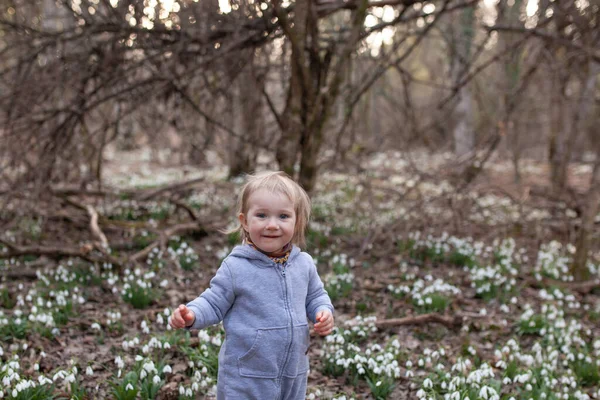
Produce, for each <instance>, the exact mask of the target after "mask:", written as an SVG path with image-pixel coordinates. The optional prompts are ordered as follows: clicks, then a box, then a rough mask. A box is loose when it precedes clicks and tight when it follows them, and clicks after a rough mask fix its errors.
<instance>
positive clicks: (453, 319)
mask: <svg viewBox="0 0 600 400" xmlns="http://www.w3.org/2000/svg"><path fill="white" fill-rule="evenodd" d="M431 322H434V323H438V324H442V325H444V326H446V327H448V328H460V327H461V326H462V324H463V316H461V315H454V316H448V317H446V316H443V315H441V314H438V313H430V314H423V315H417V316H414V317H404V318H394V319H384V320H382V321H377V322H376V323H375V326H377V327H378V328H390V327H394V326H402V325H424V324H429V323H431Z"/></svg>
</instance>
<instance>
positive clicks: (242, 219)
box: [238, 213, 248, 232]
mask: <svg viewBox="0 0 600 400" xmlns="http://www.w3.org/2000/svg"><path fill="white" fill-rule="evenodd" d="M238 220H239V221H240V225H242V228H244V230H245V231H246V232H248V223H247V222H246V216H245V215H244V214H243V213H240V214H239V215H238Z"/></svg>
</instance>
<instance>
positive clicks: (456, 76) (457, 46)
mask: <svg viewBox="0 0 600 400" xmlns="http://www.w3.org/2000/svg"><path fill="white" fill-rule="evenodd" d="M460 20H461V25H460V27H459V32H458V34H456V35H453V36H454V38H453V43H452V47H453V49H451V52H452V58H451V75H452V83H453V85H454V86H459V85H462V84H461V80H462V78H463V77H464V75H465V72H466V71H465V65H469V64H470V58H471V44H472V41H473V28H474V22H475V10H474V9H473V8H472V7H469V8H466V9H465V10H464V11H462V14H461V18H460ZM451 29H453V28H452V27H451ZM457 99H458V102H457V104H456V108H455V110H454V120H455V125H454V129H453V138H454V153H455V154H456V155H457V156H458V157H461V156H464V155H465V154H468V153H469V152H471V151H472V150H473V147H474V145H475V133H474V130H473V100H472V94H471V91H470V88H469V87H468V86H467V85H462V86H460V87H458V93H457Z"/></svg>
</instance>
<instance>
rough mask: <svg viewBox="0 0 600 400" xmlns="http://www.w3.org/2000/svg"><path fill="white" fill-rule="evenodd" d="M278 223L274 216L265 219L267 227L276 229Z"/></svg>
mask: <svg viewBox="0 0 600 400" xmlns="http://www.w3.org/2000/svg"><path fill="white" fill-rule="evenodd" d="M278 226H279V225H277V221H276V220H275V218H269V220H268V221H267V229H277V228H278Z"/></svg>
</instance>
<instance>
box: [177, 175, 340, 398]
mask: <svg viewBox="0 0 600 400" xmlns="http://www.w3.org/2000/svg"><path fill="white" fill-rule="evenodd" d="M309 217H310V199H309V197H308V195H307V194H306V192H305V191H304V190H303V189H302V188H301V187H300V186H299V185H298V184H297V183H296V182H294V181H293V180H292V179H290V178H289V177H288V176H287V175H286V174H284V173H283V172H267V173H262V174H258V175H255V176H250V177H249V180H248V182H247V183H246V185H245V186H244V187H243V189H242V192H241V195H240V198H239V203H238V219H239V226H238V228H237V229H236V231H239V232H240V235H241V239H242V245H241V246H236V247H235V248H234V249H233V250H232V251H231V253H230V254H229V255H228V256H227V257H226V258H225V260H223V263H222V264H221V267H220V268H219V270H218V271H217V273H216V275H215V276H214V277H213V279H212V280H211V282H210V288H209V289H207V290H205V291H204V293H202V294H201V295H200V297H198V298H197V299H195V300H193V301H192V302H190V303H188V304H187V305H180V306H179V307H178V308H177V309H176V310H175V311H174V312H173V315H171V318H170V324H171V326H172V327H173V328H184V327H186V328H193V329H201V328H204V327H206V326H209V325H213V324H217V323H219V322H220V321H221V320H223V321H224V322H223V325H224V327H225V334H226V339H225V341H224V342H223V345H222V346H221V351H220V353H219V373H218V374H219V375H218V383H217V399H218V400H250V399H257V400H273V399H282V400H304V399H305V398H306V384H307V377H308V368H309V363H308V355H307V354H308V346H309V331H308V323H307V318H308V319H310V320H311V321H312V322H313V323H314V324H315V325H314V329H315V331H316V332H317V333H318V334H320V335H328V334H329V333H331V331H332V329H333V305H332V304H331V300H330V299H329V296H328V295H327V292H326V291H325V290H324V289H323V283H322V282H321V279H320V278H319V275H318V273H317V269H316V267H315V264H314V262H313V259H312V258H311V256H310V255H308V254H307V253H304V252H301V251H300V249H299V248H298V247H297V246H296V245H303V244H304V230H305V228H306V226H307V224H308V219H309Z"/></svg>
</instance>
